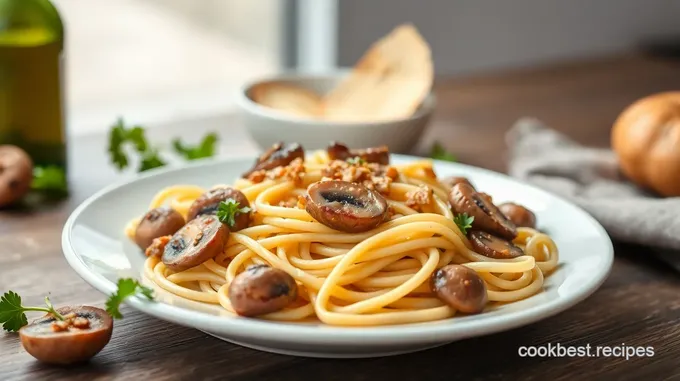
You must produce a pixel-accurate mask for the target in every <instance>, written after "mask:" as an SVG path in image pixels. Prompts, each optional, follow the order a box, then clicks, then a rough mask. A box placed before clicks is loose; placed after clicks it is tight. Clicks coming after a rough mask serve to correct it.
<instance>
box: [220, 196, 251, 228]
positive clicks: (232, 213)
mask: <svg viewBox="0 0 680 381" xmlns="http://www.w3.org/2000/svg"><path fill="white" fill-rule="evenodd" d="M240 206H241V205H240V204H239V203H238V201H236V200H234V199H233V198H228V199H227V200H226V201H222V202H220V205H219V206H218V207H217V218H218V219H219V220H220V221H221V222H222V223H224V224H227V225H229V227H234V225H235V224H236V215H238V214H241V213H248V212H250V211H251V210H252V209H251V208H250V207H248V206H244V207H243V208H241V207H240Z"/></svg>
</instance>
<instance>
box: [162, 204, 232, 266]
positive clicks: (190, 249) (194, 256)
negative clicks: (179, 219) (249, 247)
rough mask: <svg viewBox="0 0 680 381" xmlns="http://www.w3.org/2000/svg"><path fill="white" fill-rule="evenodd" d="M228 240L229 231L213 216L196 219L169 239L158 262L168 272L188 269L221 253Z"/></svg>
mask: <svg viewBox="0 0 680 381" xmlns="http://www.w3.org/2000/svg"><path fill="white" fill-rule="evenodd" d="M228 239H229V229H227V226H226V225H224V224H223V223H221V222H220V220H218V219H217V217H216V216H211V215H205V216H198V217H196V218H195V219H193V220H191V221H189V222H188V223H187V224H186V225H184V227H182V228H181V229H179V230H178V231H177V232H176V233H175V234H174V235H173V236H172V238H171V239H170V241H169V242H168V243H167V244H166V245H165V248H164V249H163V255H162V256H161V260H162V261H163V264H165V266H166V267H167V268H169V269H170V270H173V271H183V270H187V269H190V268H192V267H195V266H198V265H200V264H201V263H203V262H205V261H207V260H208V259H212V258H214V257H215V256H217V254H219V253H221V252H222V250H223V249H224V245H226V243H227V240H228Z"/></svg>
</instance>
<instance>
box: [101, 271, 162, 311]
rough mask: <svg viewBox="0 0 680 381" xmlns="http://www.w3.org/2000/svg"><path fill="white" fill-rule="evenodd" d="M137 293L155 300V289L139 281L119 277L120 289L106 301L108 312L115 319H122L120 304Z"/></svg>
mask: <svg viewBox="0 0 680 381" xmlns="http://www.w3.org/2000/svg"><path fill="white" fill-rule="evenodd" d="M135 294H141V295H143V296H144V297H145V298H147V299H149V300H153V290H152V289H150V288H149V287H146V286H142V285H141V284H140V283H139V282H138V281H136V280H134V279H131V278H125V279H118V290H116V293H115V294H113V295H111V296H110V297H109V299H108V300H107V301H106V312H107V313H108V314H109V315H111V317H112V318H114V319H121V318H122V317H123V315H122V314H121V313H120V304H121V303H123V301H124V300H125V298H127V297H128V296H132V295H135Z"/></svg>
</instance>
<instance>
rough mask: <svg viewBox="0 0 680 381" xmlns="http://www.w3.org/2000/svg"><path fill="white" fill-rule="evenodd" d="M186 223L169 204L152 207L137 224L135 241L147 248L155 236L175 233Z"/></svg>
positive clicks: (141, 246) (144, 248)
mask: <svg viewBox="0 0 680 381" xmlns="http://www.w3.org/2000/svg"><path fill="white" fill-rule="evenodd" d="M184 223H185V221H184V217H182V215H181V214H180V213H179V212H178V211H176V210H175V209H172V208H170V207H168V206H161V207H159V208H154V209H151V210H150V211H148V212H147V213H146V214H145V215H144V217H142V219H141V220H140V221H139V225H137V229H136V230H135V242H136V243H137V246H139V247H140V248H141V249H142V250H146V249H147V248H148V247H149V246H151V243H152V242H153V240H154V239H155V238H159V237H163V236H166V235H172V234H175V232H176V231H178V230H179V229H181V228H182V226H184Z"/></svg>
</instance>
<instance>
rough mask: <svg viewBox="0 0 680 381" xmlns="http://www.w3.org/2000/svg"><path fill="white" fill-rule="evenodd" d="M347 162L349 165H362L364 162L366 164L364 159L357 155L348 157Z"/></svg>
mask: <svg viewBox="0 0 680 381" xmlns="http://www.w3.org/2000/svg"><path fill="white" fill-rule="evenodd" d="M347 163H349V164H351V165H364V164H366V160H364V159H363V158H361V157H359V156H354V157H350V158H349V159H347Z"/></svg>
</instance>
